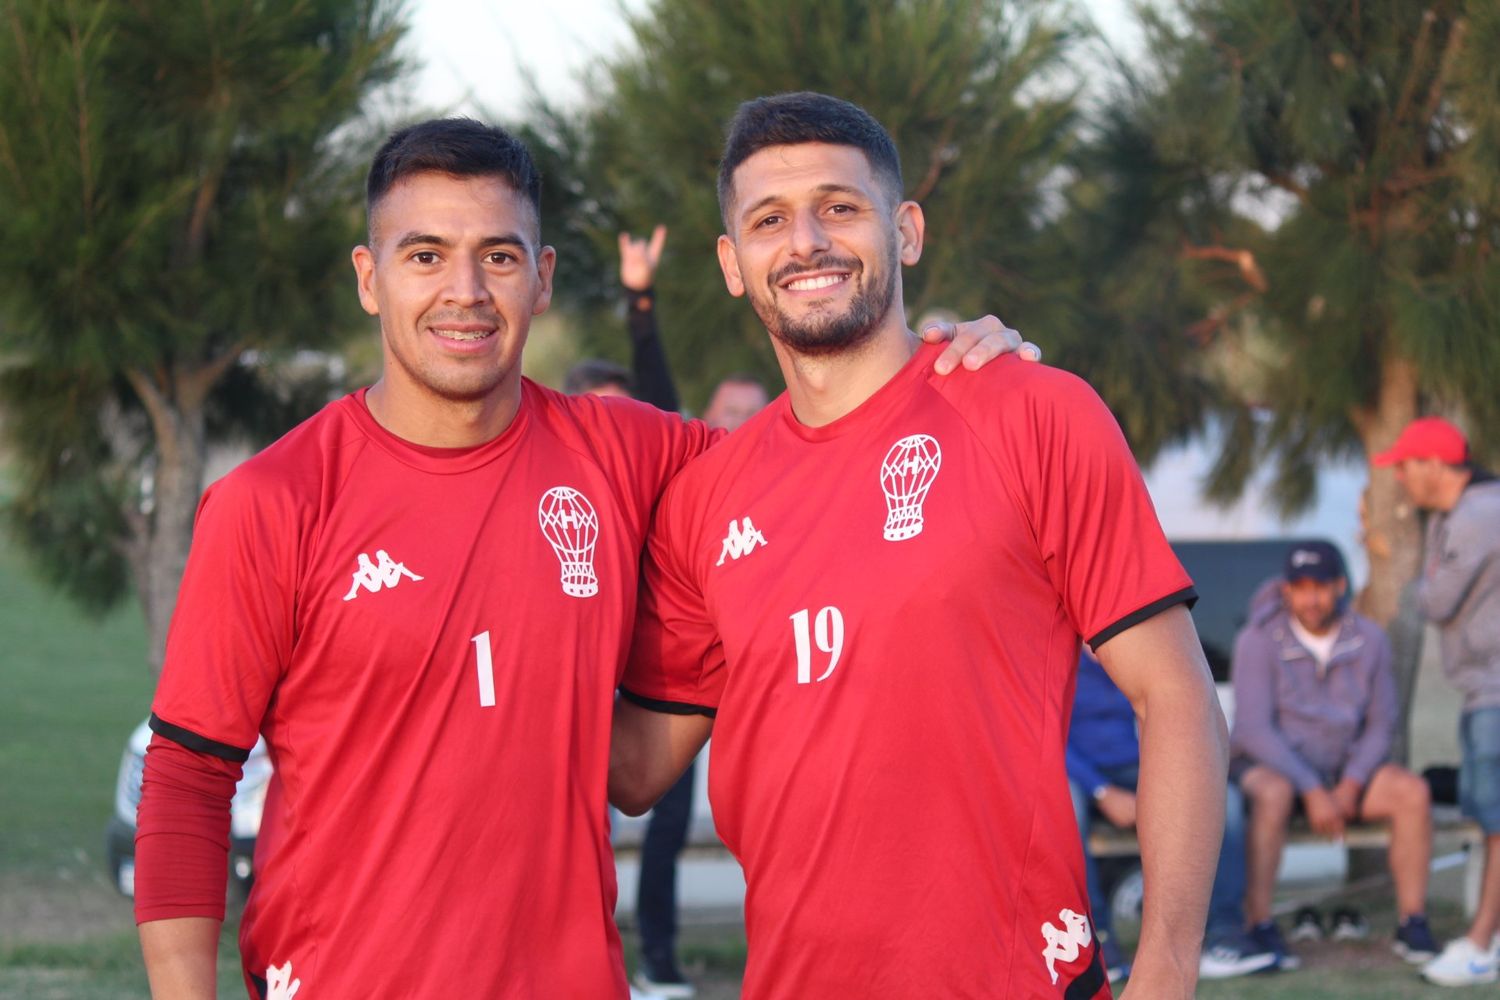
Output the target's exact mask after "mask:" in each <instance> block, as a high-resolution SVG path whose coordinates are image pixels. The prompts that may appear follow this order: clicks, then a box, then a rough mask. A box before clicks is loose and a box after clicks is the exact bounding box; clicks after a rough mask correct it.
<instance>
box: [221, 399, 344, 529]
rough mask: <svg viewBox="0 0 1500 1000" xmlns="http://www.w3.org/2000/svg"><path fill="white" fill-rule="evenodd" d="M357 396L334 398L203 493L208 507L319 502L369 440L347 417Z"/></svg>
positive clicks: (263, 506) (295, 504)
mask: <svg viewBox="0 0 1500 1000" xmlns="http://www.w3.org/2000/svg"><path fill="white" fill-rule="evenodd" d="M361 405H363V404H362V403H360V402H359V401H358V400H357V398H356V397H355V396H353V395H350V396H345V397H343V398H341V399H337V400H334V401H333V402H332V403H329V404H328V405H327V406H325V407H323V408H322V409H321V410H319V411H318V412H317V413H315V414H313V415H312V416H311V417H308V418H307V419H306V420H304V421H303V422H302V423H300V424H298V425H297V426H296V427H293V428H292V429H291V430H290V431H287V432H286V434H284V435H282V436H281V437H280V438H278V439H277V440H276V441H275V442H273V443H272V444H270V445H267V446H266V447H265V448H264V449H262V450H261V451H259V452H257V453H256V454H254V455H252V456H251V457H250V458H248V459H246V460H245V461H243V462H241V463H240V464H239V465H237V466H235V467H234V468H233V469H231V470H230V471H229V472H228V473H226V474H225V475H224V476H223V477H221V478H220V479H218V480H216V481H215V482H213V483H212V484H210V485H209V487H208V489H207V490H205V491H204V499H203V503H204V506H205V507H206V506H208V504H209V503H210V501H211V502H212V503H213V504H215V505H218V506H230V507H254V508H258V509H267V508H277V507H280V508H286V509H290V508H293V507H297V506H300V505H304V504H307V505H311V504H316V503H317V502H318V500H319V497H320V496H321V495H322V493H323V492H324V489H325V485H326V483H327V481H328V479H329V478H330V477H335V478H341V477H342V475H343V473H344V470H346V469H347V468H348V466H349V465H350V464H351V463H352V462H353V461H354V460H355V458H357V457H358V455H359V454H360V453H361V452H362V451H363V450H364V448H365V446H366V445H367V444H368V439H367V438H366V437H365V435H364V433H363V432H362V431H361V430H360V429H359V427H358V425H357V424H356V423H355V422H354V421H353V420H351V419H350V418H349V417H348V415H347V408H348V407H349V406H361Z"/></svg>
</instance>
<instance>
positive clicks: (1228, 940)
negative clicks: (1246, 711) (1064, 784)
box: [1067, 651, 1276, 982]
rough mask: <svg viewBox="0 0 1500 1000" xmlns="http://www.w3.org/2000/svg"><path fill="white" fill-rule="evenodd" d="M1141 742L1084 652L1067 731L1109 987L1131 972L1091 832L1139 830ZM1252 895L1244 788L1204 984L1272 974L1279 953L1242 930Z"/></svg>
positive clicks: (1235, 810)
mask: <svg viewBox="0 0 1500 1000" xmlns="http://www.w3.org/2000/svg"><path fill="white" fill-rule="evenodd" d="M1140 765H1141V744H1140V739H1139V737H1138V736H1137V735H1136V726H1135V710H1134V709H1133V708H1131V705H1130V699H1129V698H1126V697H1125V694H1124V693H1123V692H1122V691H1121V690H1120V689H1119V688H1118V687H1116V686H1115V682H1114V681H1112V680H1110V678H1109V674H1107V673H1105V672H1104V668H1103V667H1102V666H1100V664H1099V661H1098V660H1096V659H1094V658H1093V657H1092V656H1090V655H1089V654H1088V652H1086V651H1085V652H1084V653H1083V655H1082V657H1080V659H1079V661H1078V682H1077V687H1076V688H1075V690H1074V695H1073V716H1072V720H1071V722H1070V724H1069V726H1068V749H1067V768H1068V785H1069V788H1070V790H1071V791H1072V793H1073V812H1074V815H1075V816H1077V818H1078V830H1079V833H1081V834H1082V835H1083V862H1084V874H1085V876H1086V878H1087V880H1088V891H1089V907H1090V908H1091V909H1092V910H1093V911H1094V928H1095V930H1096V931H1097V932H1098V934H1099V938H1100V940H1101V941H1102V942H1103V945H1102V948H1103V952H1104V964H1105V967H1106V969H1108V971H1109V979H1110V982H1115V981H1117V980H1120V979H1123V978H1124V977H1125V976H1126V975H1128V973H1129V965H1127V964H1126V962H1125V958H1124V955H1123V954H1122V953H1121V952H1120V946H1119V944H1118V943H1116V941H1115V938H1114V926H1113V920H1112V915H1111V913H1110V908H1109V900H1108V899H1106V898H1105V896H1104V892H1103V888H1102V885H1101V883H1100V880H1099V866H1098V864H1097V863H1096V862H1095V860H1094V856H1093V855H1092V854H1091V853H1089V829H1090V827H1091V825H1092V824H1093V822H1094V821H1095V820H1096V819H1098V818H1099V817H1103V818H1104V819H1105V820H1107V821H1108V822H1110V823H1112V824H1113V825H1115V826H1117V827H1119V828H1120V829H1122V830H1128V829H1133V828H1134V827H1135V790H1136V782H1137V779H1138V778H1139V776H1140ZM1244 894H1245V811H1244V803H1243V801H1242V800H1241V798H1240V795H1239V792H1238V790H1237V789H1235V788H1233V787H1231V788H1230V789H1229V795H1228V798H1227V801H1226V802H1225V814H1224V840H1223V842H1222V844H1221V846H1220V848H1219V867H1218V869H1217V870H1216V871H1215V872H1214V886H1213V893H1212V895H1211V896H1210V897H1209V901H1208V934H1207V936H1206V939H1205V942H1204V949H1203V955H1202V957H1201V959H1200V960H1199V963H1198V975H1199V977H1200V978H1202V979H1227V978H1230V977H1232V976H1243V975H1245V974H1247V973H1251V972H1258V971H1259V970H1261V969H1265V968H1268V967H1269V966H1271V965H1272V964H1274V963H1275V961H1276V955H1275V954H1274V953H1273V952H1270V951H1268V950H1266V949H1264V948H1261V947H1259V946H1257V945H1256V944H1255V942H1253V941H1252V940H1250V938H1249V937H1248V935H1246V934H1245V931H1244V929H1243V926H1244V925H1243V921H1244V912H1243V903H1244Z"/></svg>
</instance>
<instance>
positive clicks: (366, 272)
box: [350, 244, 380, 316]
mask: <svg viewBox="0 0 1500 1000" xmlns="http://www.w3.org/2000/svg"><path fill="white" fill-rule="evenodd" d="M350 258H351V259H352V260H353V261H354V277H355V280H356V281H357V282H358V284H359V304H360V306H362V307H363V308H364V310H365V312H367V313H369V314H370V315H371V316H379V315H380V304H379V302H378V301H377V300H376V298H375V251H373V250H371V249H370V248H369V247H367V246H364V245H363V244H361V245H360V246H357V247H355V248H354V252H353V253H352V254H350Z"/></svg>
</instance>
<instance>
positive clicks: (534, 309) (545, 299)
mask: <svg viewBox="0 0 1500 1000" xmlns="http://www.w3.org/2000/svg"><path fill="white" fill-rule="evenodd" d="M556 270H557V251H556V250H554V249H552V248H551V247H542V248H541V250H539V251H537V255H536V273H537V278H538V279H540V287H538V289H537V293H536V299H535V300H534V301H533V302H532V303H531V315H533V316H540V315H541V314H542V313H544V312H546V311H547V307H548V306H550V305H551V304H552V274H553V272H554V271H556Z"/></svg>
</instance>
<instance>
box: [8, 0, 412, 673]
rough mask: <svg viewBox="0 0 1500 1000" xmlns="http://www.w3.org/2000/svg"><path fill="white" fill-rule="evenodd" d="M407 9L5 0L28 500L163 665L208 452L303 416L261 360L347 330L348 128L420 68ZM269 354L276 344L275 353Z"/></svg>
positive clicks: (92, 588) (45, 555)
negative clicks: (405, 24) (406, 37)
mask: <svg viewBox="0 0 1500 1000" xmlns="http://www.w3.org/2000/svg"><path fill="white" fill-rule="evenodd" d="M396 15H397V9H396V5H394V4H393V3H390V2H386V0H303V2H299V3H296V4H245V3H240V2H233V0H202V2H198V3H192V4H182V3H174V2H167V0H139V2H133V3H128V4H126V3H117V2H114V0H0V218H4V219H5V220H6V222H5V229H6V237H5V239H4V240H0V401H3V405H4V407H5V409H6V414H7V419H6V422H5V425H4V430H5V433H6V435H7V436H8V437H9V438H10V444H11V446H12V452H13V456H14V462H15V466H16V468H15V470H14V471H15V475H16V478H17V482H16V494H17V495H16V496H15V498H14V500H13V502H12V503H11V505H10V508H9V511H8V513H9V515H10V520H11V521H12V525H13V527H14V528H15V529H17V530H16V532H15V533H16V535H17V536H18V537H19V539H20V540H21V541H22V542H23V543H24V544H25V546H26V547H27V548H28V549H29V550H30V551H31V552H32V553H33V554H34V555H35V556H36V560H37V562H38V564H39V565H40V567H41V568H42V570H43V572H44V573H45V574H46V575H47V576H48V577H49V578H50V579H51V580H52V581H53V582H55V583H57V584H59V585H60V586H62V587H63V588H64V589H65V590H66V591H67V592H68V593H70V594H71V595H73V596H74V597H76V598H78V599H79V600H80V601H82V602H83V603H85V604H86V605H88V606H91V607H96V608H98V607H104V606H108V605H109V604H111V603H113V602H115V601H117V600H118V599H120V598H121V597H122V596H123V595H124V594H126V593H128V591H129V589H130V587H131V585H132V584H133V586H134V591H135V593H136V594H137V595H138V596H139V599H140V601H141V603H142V605H143V608H144V610H145V614H146V619H147V624H148V631H149V635H150V641H151V647H150V653H149V657H150V661H151V664H152V666H153V668H155V667H159V666H160V663H161V657H162V651H163V649H164V646H165V639H166V628H167V622H168V620H169V618H170V615H171V611H172V607H173V604H174V603H175V600H176V593H177V586H178V581H179V578H180V576H181V573H182V569H183V565H184V563H185V561H186V557H187V550H188V545H189V541H190V537H191V531H192V518H193V513H194V510H195V506H196V503H197V500H198V497H199V494H200V493H201V491H202V487H203V478H204V463H205V456H206V453H207V446H208V443H209V441H210V440H213V439H215V438H223V437H224V436H225V435H227V434H230V433H239V434H247V433H248V434H251V435H252V436H253V435H255V434H256V433H257V432H259V433H264V432H265V431H267V430H268V429H270V428H271V427H272V426H274V425H277V424H281V423H284V422H285V420H286V419H288V418H287V415H286V414H285V413H283V412H281V411H280V409H279V408H278V406H277V400H280V401H281V402H282V403H285V402H286V401H287V398H288V396H287V391H286V390H285V387H284V386H283V387H282V391H280V392H278V391H276V390H277V387H276V386H275V385H273V384H271V382H270V381H269V380H267V379H266V378H263V377H258V375H263V374H264V373H265V372H266V371H267V370H268V369H267V368H266V367H265V366H258V365H256V364H253V363H251V359H252V358H253V357H255V356H256V354H258V355H259V356H261V357H262V358H264V357H266V356H268V355H269V356H275V355H276V354H278V352H280V353H287V352H291V351H293V350H294V349H297V348H310V347H319V346H323V345H327V344H330V343H332V342H333V340H334V338H335V336H336V335H337V334H338V333H340V332H341V331H342V330H345V329H348V326H349V317H350V313H349V308H350V307H349V303H350V302H351V300H352V299H353V296H352V295H350V294H349V291H348V287H347V286H348V283H349V277H348V270H347V269H348V265H347V263H346V261H347V251H348V247H349V246H350V245H351V243H353V242H354V241H355V237H356V236H357V234H358V232H359V228H358V227H359V226H360V223H361V213H360V211H359V195H358V185H357V178H358V170H357V168H356V167H355V164H356V163H357V162H359V161H358V154H359V152H360V149H359V145H360V139H361V136H360V134H359V131H358V127H357V125H351V121H353V120H354V116H355V115H356V113H357V112H358V111H359V109H360V107H361V104H362V102H363V100H364V99H365V97H366V96H367V95H369V94H370V93H371V91H372V89H373V88H375V87H378V86H379V85H381V84H383V83H385V82H386V81H389V80H391V79H392V78H393V77H394V76H395V75H396V73H397V72H398V69H399V63H398V61H397V59H396V58H395V55H394V45H395V43H396V41H397V39H398V37H399V35H400V25H399V23H398V21H397V16H396ZM252 352H254V353H252Z"/></svg>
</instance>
